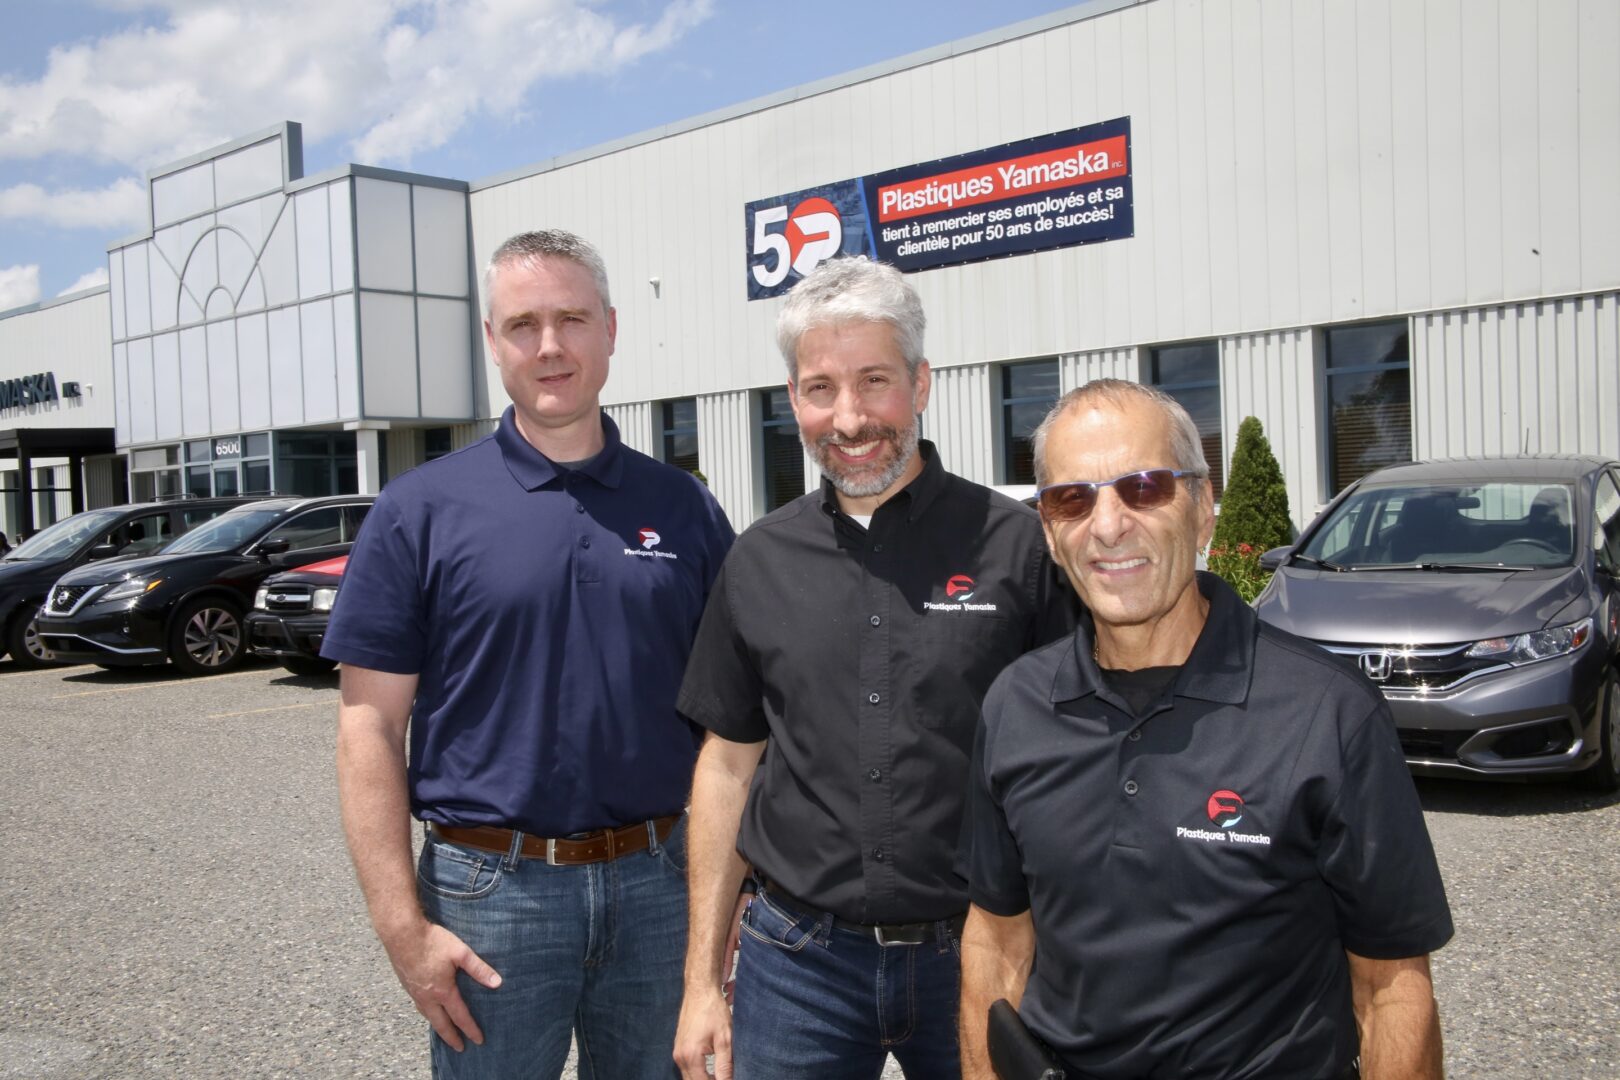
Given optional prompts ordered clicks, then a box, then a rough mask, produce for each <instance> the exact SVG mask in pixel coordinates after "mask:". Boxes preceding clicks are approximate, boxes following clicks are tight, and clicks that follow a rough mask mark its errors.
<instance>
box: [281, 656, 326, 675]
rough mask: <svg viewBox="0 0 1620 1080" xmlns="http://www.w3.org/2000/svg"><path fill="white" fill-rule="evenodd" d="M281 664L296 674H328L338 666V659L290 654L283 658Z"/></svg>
mask: <svg viewBox="0 0 1620 1080" xmlns="http://www.w3.org/2000/svg"><path fill="white" fill-rule="evenodd" d="M281 666H282V667H284V668H286V669H287V670H288V671H290V672H292V673H293V674H294V675H326V674H329V673H330V672H331V671H332V669H333V668H335V667H337V661H336V660H327V659H325V658H323V657H319V656H288V657H284V658H283V659H282V661H281Z"/></svg>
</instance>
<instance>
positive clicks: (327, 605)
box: [310, 589, 337, 611]
mask: <svg viewBox="0 0 1620 1080" xmlns="http://www.w3.org/2000/svg"><path fill="white" fill-rule="evenodd" d="M336 599H337V590H336V589H316V590H315V596H314V598H313V599H312V600H311V602H310V607H312V608H314V609H315V610H316V611H331V610H332V601H334V600H336Z"/></svg>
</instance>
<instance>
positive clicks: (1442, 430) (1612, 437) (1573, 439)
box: [1412, 293, 1620, 458]
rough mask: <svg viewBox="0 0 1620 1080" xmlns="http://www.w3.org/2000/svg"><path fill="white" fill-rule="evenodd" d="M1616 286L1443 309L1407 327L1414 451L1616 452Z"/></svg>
mask: <svg viewBox="0 0 1620 1080" xmlns="http://www.w3.org/2000/svg"><path fill="white" fill-rule="evenodd" d="M1616 417H1620V294H1616V293H1605V294H1602V295H1599V296H1583V297H1573V298H1567V299H1561V300H1546V301H1542V302H1540V303H1531V304H1508V305H1502V306H1497V307H1487V308H1473V309H1468V310H1464V311H1444V312H1437V313H1434V314H1431V315H1424V316H1420V317H1418V318H1416V319H1414V320H1413V326H1412V441H1413V449H1414V453H1415V454H1416V456H1418V457H1420V458H1422V457H1460V456H1478V455H1489V454H1518V453H1531V454H1535V453H1584V454H1606V455H1608V456H1610V457H1620V422H1617V420H1616Z"/></svg>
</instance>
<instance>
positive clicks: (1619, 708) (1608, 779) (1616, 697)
mask: <svg viewBox="0 0 1620 1080" xmlns="http://www.w3.org/2000/svg"><path fill="white" fill-rule="evenodd" d="M1597 737H1598V743H1599V744H1600V746H1601V748H1602V749H1601V751H1600V753H1599V754H1598V759H1597V763H1596V764H1595V765H1593V766H1592V767H1591V768H1589V769H1587V770H1586V771H1585V772H1583V773H1581V776H1580V778H1581V782H1582V783H1584V784H1585V785H1586V786H1587V787H1589V788H1594V789H1596V790H1598V791H1614V790H1615V789H1616V788H1620V679H1617V678H1616V677H1615V674H1614V672H1613V671H1610V672H1609V675H1608V677H1607V678H1606V679H1604V680H1603V712H1602V714H1601V715H1600V717H1599V718H1598V732H1597Z"/></svg>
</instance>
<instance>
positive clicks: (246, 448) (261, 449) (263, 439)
mask: <svg viewBox="0 0 1620 1080" xmlns="http://www.w3.org/2000/svg"><path fill="white" fill-rule="evenodd" d="M242 456H243V457H269V456H270V436H269V435H267V434H265V433H263V432H260V433H259V434H257V435H244V436H242Z"/></svg>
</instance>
